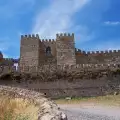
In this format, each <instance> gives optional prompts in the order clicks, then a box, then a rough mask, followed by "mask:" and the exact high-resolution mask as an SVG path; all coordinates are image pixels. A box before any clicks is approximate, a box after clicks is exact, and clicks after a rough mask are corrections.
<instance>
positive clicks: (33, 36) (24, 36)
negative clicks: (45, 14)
mask: <svg viewBox="0 0 120 120" xmlns="http://www.w3.org/2000/svg"><path fill="white" fill-rule="evenodd" d="M23 38H39V35H38V34H29V35H21V39H23Z"/></svg>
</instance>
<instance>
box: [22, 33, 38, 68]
mask: <svg viewBox="0 0 120 120" xmlns="http://www.w3.org/2000/svg"><path fill="white" fill-rule="evenodd" d="M39 46H40V45H39V36H38V35H36V36H35V35H32V36H31V35H28V36H27V35H25V36H21V46H20V66H39Z"/></svg>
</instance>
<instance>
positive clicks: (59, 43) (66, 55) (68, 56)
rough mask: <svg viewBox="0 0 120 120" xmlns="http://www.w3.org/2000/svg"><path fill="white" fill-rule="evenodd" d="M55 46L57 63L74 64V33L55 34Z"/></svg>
mask: <svg viewBox="0 0 120 120" xmlns="http://www.w3.org/2000/svg"><path fill="white" fill-rule="evenodd" d="M56 48H57V65H63V64H69V65H75V64H76V58H75V46H74V34H72V35H70V34H68V35H67V34H57V35H56Z"/></svg>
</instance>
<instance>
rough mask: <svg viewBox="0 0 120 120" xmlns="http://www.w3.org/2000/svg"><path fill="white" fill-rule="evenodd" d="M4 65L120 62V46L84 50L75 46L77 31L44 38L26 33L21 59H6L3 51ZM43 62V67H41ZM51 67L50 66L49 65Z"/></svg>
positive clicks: (82, 65)
mask: <svg viewBox="0 0 120 120" xmlns="http://www.w3.org/2000/svg"><path fill="white" fill-rule="evenodd" d="M0 61H2V62H0V64H1V66H2V65H4V66H13V64H14V63H19V68H20V69H19V70H21V71H29V70H30V69H32V70H31V71H36V70H38V69H41V70H42V69H44V68H43V66H49V68H50V69H52V68H53V66H54V68H53V69H56V67H57V66H74V68H80V69H81V68H85V67H99V66H105V65H107V66H110V65H114V66H116V65H117V64H119V63H120V50H113V51H112V50H109V51H92V52H90V51H88V52H85V51H82V50H80V49H76V48H75V39H74V34H73V33H72V34H69V33H68V34H67V33H61V34H56V39H52V40H51V39H45V40H44V39H40V37H39V35H38V34H36V35H34V34H33V35H24V36H23V35H22V36H21V43H20V59H16V60H15V59H8V58H7V59H4V58H3V55H2V53H0ZM41 66H42V68H40V67H41ZM46 69H47V68H46ZM70 69H71V68H70Z"/></svg>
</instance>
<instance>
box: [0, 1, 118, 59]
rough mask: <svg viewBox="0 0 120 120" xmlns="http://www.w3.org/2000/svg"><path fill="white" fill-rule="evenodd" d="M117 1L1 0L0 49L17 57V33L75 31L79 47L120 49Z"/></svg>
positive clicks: (44, 35) (43, 34)
mask: <svg viewBox="0 0 120 120" xmlns="http://www.w3.org/2000/svg"><path fill="white" fill-rule="evenodd" d="M119 6H120V0H0V50H1V51H2V52H3V54H4V57H13V58H17V57H19V48H20V36H21V35H22V34H32V33H38V34H39V35H40V37H41V38H42V39H43V38H45V39H46V38H55V35H56V33H62V32H63V33H75V42H76V47H77V48H80V49H82V50H87V51H88V50H107V49H112V50H113V49H120V13H119V9H120V7H119Z"/></svg>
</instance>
